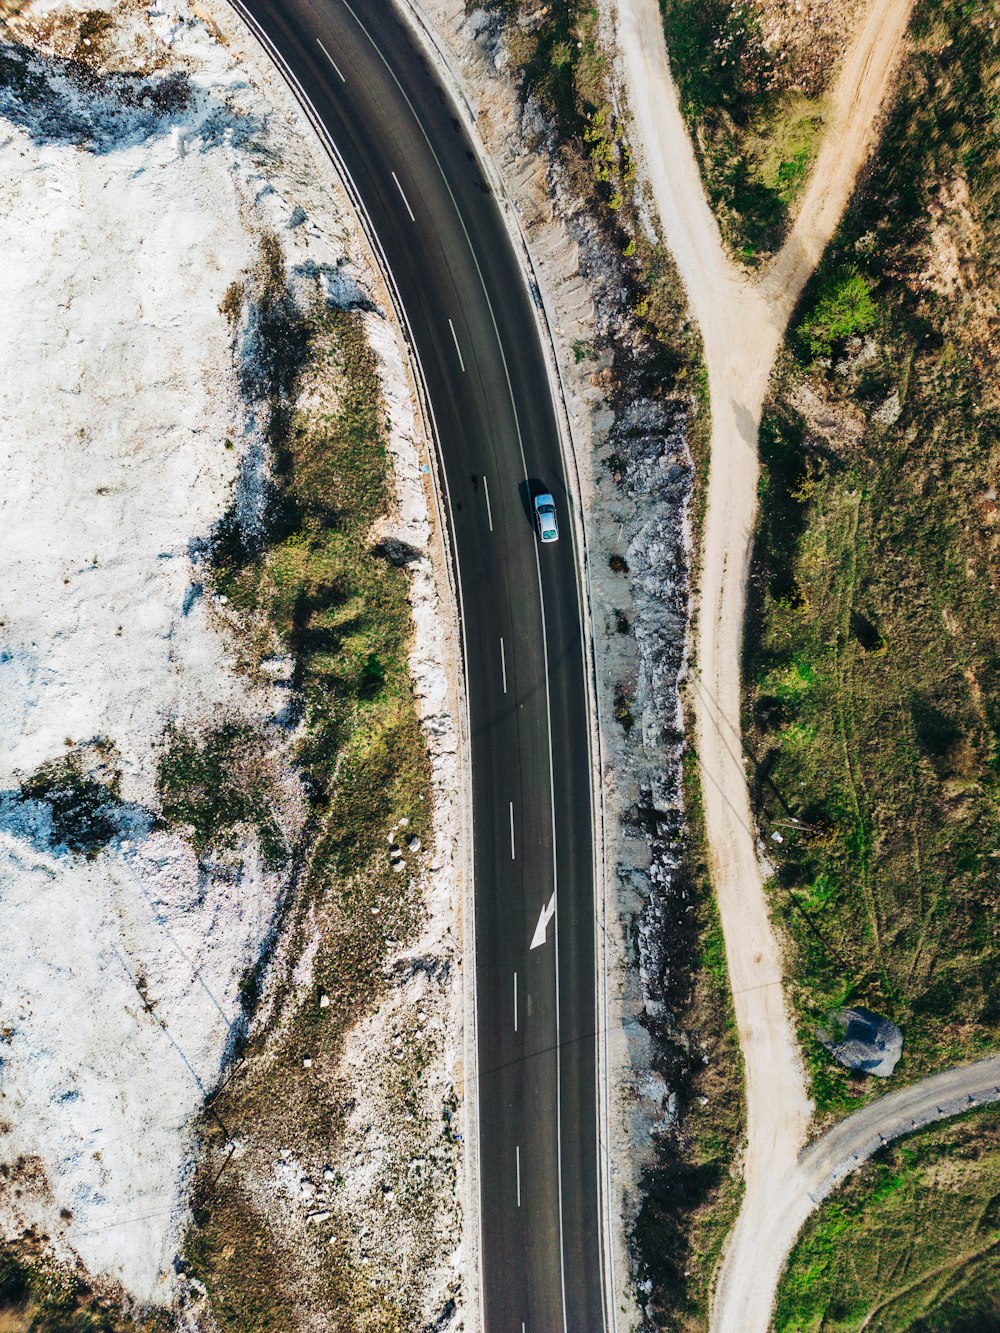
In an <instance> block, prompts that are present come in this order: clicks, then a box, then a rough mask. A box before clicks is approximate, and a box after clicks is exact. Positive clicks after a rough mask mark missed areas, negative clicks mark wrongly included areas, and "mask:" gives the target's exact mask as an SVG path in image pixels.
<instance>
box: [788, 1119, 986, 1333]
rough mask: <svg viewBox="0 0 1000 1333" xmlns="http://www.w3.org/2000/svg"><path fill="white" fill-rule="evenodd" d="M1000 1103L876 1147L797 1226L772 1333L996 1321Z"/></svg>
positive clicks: (887, 1330)
mask: <svg viewBox="0 0 1000 1333" xmlns="http://www.w3.org/2000/svg"><path fill="white" fill-rule="evenodd" d="M998 1198H1000V1108H997V1107H996V1106H990V1107H985V1108H982V1109H980V1110H977V1111H972V1112H970V1113H969V1114H967V1115H965V1116H963V1117H962V1118H961V1119H960V1120H958V1121H957V1122H951V1123H949V1124H947V1125H944V1126H939V1127H936V1128H934V1129H930V1130H924V1131H922V1132H920V1133H919V1134H914V1135H913V1136H912V1137H910V1138H907V1139H902V1140H899V1141H898V1142H896V1143H894V1144H893V1145H891V1146H890V1147H888V1148H886V1149H883V1150H882V1151H881V1152H879V1153H878V1154H877V1155H876V1156H875V1157H874V1158H872V1159H871V1160H870V1161H869V1162H867V1163H866V1164H865V1165H864V1166H863V1167H861V1168H860V1169H859V1171H858V1172H857V1174H856V1175H855V1176H853V1177H852V1178H851V1179H850V1180H849V1181H848V1182H846V1183H845V1184H844V1185H843V1186H842V1187H841V1188H840V1189H839V1190H838V1191H837V1192H836V1193H835V1194H832V1195H831V1196H830V1197H829V1198H828V1199H827V1200H826V1201H825V1202H824V1203H823V1204H822V1205H821V1206H820V1208H819V1209H818V1211H817V1212H816V1214H815V1216H814V1217H812V1218H810V1220H809V1221H808V1222H807V1223H806V1226H805V1228H804V1230H803V1233H802V1235H801V1237H800V1238H799V1240H798V1242H797V1244H796V1245H795V1248H794V1250H793V1251H792V1254H791V1257H790V1260H789V1264H788V1269H787V1271H786V1273H785V1275H784V1277H783V1278H782V1281H781V1284H780V1286H779V1289H778V1298H777V1304H776V1308H775V1318H774V1327H775V1329H776V1330H777V1333H803V1330H808V1329H820V1328H822V1329H824V1330H825V1329H829V1330H830V1331H831V1333H839V1331H841V1330H842V1331H843V1333H848V1331H850V1333H853V1331H854V1330H856V1329H860V1328H873V1329H875V1328H877V1329H880V1330H883V1331H884V1333H904V1330H915V1331H918V1333H924V1331H925V1330H926V1331H927V1333H929V1330H931V1329H940V1328H953V1329H954V1328H969V1329H972V1328H977V1329H986V1328H992V1327H994V1326H995V1325H996V1323H997V1321H998V1320H1000V1214H998V1210H997V1200H998Z"/></svg>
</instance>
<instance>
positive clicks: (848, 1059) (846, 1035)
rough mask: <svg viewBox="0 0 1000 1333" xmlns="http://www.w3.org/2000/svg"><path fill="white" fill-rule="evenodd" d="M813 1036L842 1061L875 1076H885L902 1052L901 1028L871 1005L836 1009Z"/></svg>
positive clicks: (886, 1076)
mask: <svg viewBox="0 0 1000 1333" xmlns="http://www.w3.org/2000/svg"><path fill="white" fill-rule="evenodd" d="M816 1036H817V1038H818V1039H819V1040H820V1041H821V1042H822V1044H823V1045H824V1046H825V1047H826V1049H827V1050H828V1051H829V1052H830V1054H831V1055H832V1056H833V1057H834V1059H835V1060H839V1061H840V1063H841V1064H842V1065H846V1066H847V1068H848V1069H856V1070H858V1071H859V1072H860V1073H862V1074H875V1075H876V1077H878V1078H888V1077H889V1075H890V1074H891V1073H892V1071H893V1070H894V1069H895V1068H896V1064H897V1063H898V1061H899V1057H900V1056H901V1055H902V1053H903V1034H902V1032H900V1030H899V1028H898V1027H897V1026H896V1024H895V1023H891V1022H890V1021H889V1019H888V1018H883V1016H882V1015H881V1014H873V1013H872V1011H871V1010H870V1009H838V1010H837V1011H836V1012H835V1013H833V1014H831V1015H830V1019H829V1028H828V1029H827V1028H818V1029H817V1031H816Z"/></svg>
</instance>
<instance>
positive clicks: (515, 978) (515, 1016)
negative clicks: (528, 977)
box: [514, 972, 517, 1032]
mask: <svg viewBox="0 0 1000 1333" xmlns="http://www.w3.org/2000/svg"><path fill="white" fill-rule="evenodd" d="M514 1031H515V1032H516V1031H517V973H516V972H515V973H514Z"/></svg>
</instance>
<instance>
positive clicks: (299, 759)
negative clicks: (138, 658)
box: [168, 241, 431, 1333]
mask: <svg viewBox="0 0 1000 1333" xmlns="http://www.w3.org/2000/svg"><path fill="white" fill-rule="evenodd" d="M247 300H248V301H249V303H250V307H249V309H248V310H247V311H246V312H245V314H244V315H243V316H241V318H240V320H239V321H237V323H238V326H239V327H238V328H237V331H236V334H235V337H236V341H237V345H239V346H242V348H243V351H244V355H248V354H249V356H250V358H251V362H250V364H249V365H247V367H246V370H245V372H244V391H245V393H246V394H247V396H248V398H249V400H250V401H251V402H253V403H257V404H258V405H259V406H260V407H261V409H262V410H263V411H264V413H265V416H266V420H267V422H268V436H269V439H268V444H269V448H270V454H271V458H272V460H273V467H272V470H271V476H270V480H269V482H268V486H269V496H268V502H267V506H266V513H265V516H264V521H263V523H262V525H260V526H258V527H256V528H254V527H249V528H248V527H247V526H246V524H245V523H244V522H243V520H242V516H241V513H240V510H239V506H238V505H237V506H235V507H234V509H233V511H232V513H231V514H230V515H229V516H228V517H227V519H226V520H225V521H224V522H223V523H222V524H221V525H220V528H219V531H218V533H217V535H216V541H215V544H214V553H213V561H214V582H215V587H216V590H217V591H218V592H220V593H224V595H225V596H226V597H227V598H228V601H229V605H230V607H231V608H233V609H235V610H236V611H237V613H239V614H240V615H241V616H242V617H243V618H244V620H245V623H247V624H248V625H249V626H250V627H251V629H250V631H249V639H250V642H251V645H252V648H253V654H254V656H255V657H256V659H257V660H262V659H264V658H267V657H269V656H272V655H274V654H275V653H277V654H279V655H281V656H284V657H287V658H288V659H290V661H291V664H292V674H291V684H292V685H293V686H294V693H295V698H296V699H298V700H299V701H300V708H301V723H302V725H301V728H300V732H299V736H300V739H299V741H298V743H297V748H296V751H295V755H294V759H295V763H296V766H297V769H298V771H299V773H300V775H301V777H302V780H303V782H304V785H305V788H306V792H307V796H308V801H309V815H308V821H307V828H306V836H305V838H304V839H303V844H302V845H303V848H304V851H303V852H302V853H301V854H300V856H299V863H298V865H297V869H296V891H295V896H294V900H293V901H292V902H291V904H290V905H289V908H288V914H287V917H286V922H285V933H286V935H288V936H289V937H290V938H292V939H294V940H295V941H296V945H295V947H294V948H293V949H292V950H291V951H290V953H289V957H292V958H294V957H297V956H299V954H301V952H302V950H303V949H305V948H306V947H307V945H308V944H309V943H310V941H315V955H314V958H313V963H312V984H311V986H310V988H309V992H308V995H307V996H303V995H299V994H297V993H296V992H295V990H294V988H291V987H289V989H288V990H287V991H284V990H283V991H282V992H281V993H280V994H279V996H278V1000H277V1009H276V1010H272V1019H271V1025H270V1029H269V1031H268V1033H267V1040H266V1042H265V1041H264V1038H263V1034H260V1033H258V1035H257V1036H256V1038H255V1039H254V1040H253V1041H252V1042H251V1044H250V1046H249V1047H248V1049H247V1051H246V1053H245V1055H244V1056H243V1058H242V1059H241V1060H240V1062H239V1063H238V1064H237V1066H236V1067H235V1069H234V1071H233V1074H232V1076H231V1078H230V1080H229V1081H228V1083H227V1084H226V1086H225V1088H224V1090H223V1091H222V1092H221V1094H220V1095H219V1097H218V1098H217V1100H216V1102H215V1104H214V1108H213V1110H214V1112H215V1113H217V1114H216V1115H214V1116H213V1118H212V1119H206V1121H205V1124H204V1127H203V1132H204V1137H205V1141H206V1145H207V1152H206V1153H205V1155H204V1158H203V1161H202V1166H201V1171H200V1175H199V1181H198V1183H197V1185H196V1190H195V1195H196V1200H197V1208H196V1212H195V1222H196V1225H195V1226H194V1228H193V1229H192V1231H191V1233H190V1236H189V1239H188V1245H187V1256H188V1261H189V1263H190V1266H191V1270H192V1272H193V1273H194V1274H196V1275H197V1276H198V1277H200V1278H201V1279H202V1280H203V1281H204V1282H205V1283H206V1285H207V1286H208V1288H209V1291H210V1293H211V1297H212V1303H213V1311H214V1314H215V1317H216V1319H217V1320H218V1321H219V1324H220V1327H221V1328H222V1329H223V1330H225V1331H226V1333H245V1331H247V1330H256V1329H260V1330H263V1329H271V1328H277V1327H282V1326H284V1325H285V1323H286V1322H287V1319H286V1315H285V1313H284V1311H285V1309H286V1302H287V1301H288V1300H290V1299H295V1300H296V1301H305V1302H306V1303H307V1304H310V1305H311V1304H315V1305H316V1307H317V1308H319V1309H323V1310H326V1311H329V1310H336V1311H337V1320H338V1327H340V1328H342V1329H345V1330H349V1329H355V1328H356V1329H362V1328H364V1329H365V1330H369V1329H377V1328H385V1329H390V1328H397V1327H404V1326H407V1324H408V1321H410V1312H409V1311H408V1310H407V1309H405V1308H403V1306H401V1305H400V1303H399V1302H400V1301H401V1300H403V1297H402V1296H401V1295H400V1293H399V1292H398V1290H396V1289H394V1286H393V1279H392V1274H390V1273H379V1274H377V1275H375V1274H372V1277H373V1278H377V1280H376V1281H372V1280H371V1279H370V1277H369V1275H368V1274H367V1273H363V1272H361V1271H360V1270H358V1269H357V1268H356V1267H355V1259H354V1257H352V1256H353V1251H352V1246H351V1245H350V1244H349V1243H348V1238H346V1237H345V1238H344V1239H343V1240H342V1242H341V1243H338V1244H336V1245H331V1244H329V1243H327V1240H326V1232H327V1230H328V1228H321V1229H320V1231H321V1232H322V1235H320V1234H319V1233H318V1232H317V1235H316V1240H315V1244H316V1245H317V1246H320V1245H321V1250H317V1253H316V1255H313V1256H312V1257H311V1258H310V1257H308V1256H307V1255H306V1253H305V1251H303V1252H302V1253H301V1254H296V1255H295V1256H289V1255H287V1254H283V1253H282V1249H281V1246H280V1245H279V1244H278V1242H277V1241H276V1239H275V1234H274V1231H273V1229H272V1227H271V1226H270V1225H269V1223H268V1221H267V1218H266V1216H265V1214H264V1213H263V1212H262V1211H261V1209H260V1204H259V1201H258V1200H257V1199H256V1198H255V1196H254V1194H253V1191H252V1190H251V1189H250V1188H249V1187H248V1185H247V1184H246V1183H245V1182H244V1181H243V1179H242V1176H241V1173H240V1170H239V1169H238V1168H236V1167H235V1166H234V1167H229V1166H228V1163H227V1153H228V1150H229V1149H228V1142H227V1134H226V1132H225V1131H223V1129H222V1127H221V1126H222V1124H223V1123H225V1124H226V1125H227V1126H230V1127H233V1128H234V1129H235V1132H236V1133H237V1134H241V1135H244V1136H248V1137H249V1138H250V1139H251V1140H252V1142H253V1143H254V1144H255V1145H258V1148H257V1149H256V1150H257V1151H260V1152H262V1153H263V1154H264V1158H263V1159H262V1160H258V1162H257V1166H256V1167H255V1168H252V1169H255V1170H257V1171H265V1172H267V1171H268V1170H270V1167H269V1165H268V1162H269V1158H268V1156H267V1155H268V1154H272V1155H273V1153H274V1152H276V1145H277V1144H280V1143H283V1142H288V1143H295V1144H296V1145H297V1147H296V1153H297V1155H299V1156H301V1157H302V1159H303V1161H307V1160H309V1159H310V1158H311V1156H313V1155H319V1154H322V1157H323V1158H327V1157H329V1155H330V1154H331V1152H332V1151H333V1150H334V1148H335V1146H336V1143H337V1141H338V1137H339V1135H340V1133H341V1117H342V1116H343V1114H344V1113H345V1109H346V1107H347V1104H348V1103H347V1101H346V1100H344V1098H346V1097H347V1090H346V1089H344V1090H342V1092H343V1095H342V1096H339V1095H338V1094H337V1093H336V1082H335V1080H336V1069H337V1061H338V1055H339V1052H340V1050H341V1045H342V1040H343V1035H344V1033H345V1031H346V1030H347V1029H348V1028H349V1027H350V1026H351V1025H352V1023H353V1022H355V1021H356V1020H357V1019H358V1018H359V1017H360V1016H361V1015H362V1014H363V1013H364V1012H366V1010H367V1008H368V1006H369V1005H370V1004H372V1003H373V1002H374V1001H376V1000H377V999H378V997H379V996H380V994H381V993H382V991H383V990H384V988H385V986H386V972H385V965H386V962H387V959H388V957H389V955H390V952H391V951H392V950H393V949H395V948H398V946H399V944H400V943H401V942H403V941H406V940H407V939H410V938H412V936H413V933H414V931H415V930H416V928H417V925H418V923H419V920H420V914H421V905H420V900H419V895H418V894H416V893H415V892H414V891H412V890H409V891H408V885H409V883H410V873H409V872H408V873H407V874H406V875H404V876H401V875H400V874H398V873H396V872H395V871H394V870H393V869H392V867H391V864H390V858H389V855H388V842H387V834H389V832H390V831H391V830H392V829H393V828H396V827H398V826H399V823H400V821H401V820H405V821H406V824H405V827H406V829H407V832H408V835H409V836H414V835H415V836H417V837H419V838H420V839H421V841H422V843H423V845H424V846H427V844H428V841H429V837H430V832H431V824H430V813H431V812H430V808H429V807H430V789H429V765H428V759H427V754H426V748H425V745H424V741H423V737H422V734H421V732H420V728H419V724H418V721H417V716H416V709H415V704H414V699H413V690H412V684H411V679H410V675H409V668H408V659H407V647H408V641H409V636H410V630H411V625H410V612H409V605H408V600H407V596H408V583H407V577H406V574H405V571H404V570H403V569H401V568H399V567H397V566H396V565H395V564H393V563H392V561H390V560H387V559H385V558H383V557H382V555H381V554H380V553H379V551H378V550H377V549H376V547H375V538H374V536H373V528H374V525H375V523H376V521H377V520H378V519H379V518H380V517H381V516H382V515H384V514H385V513H386V511H387V509H388V507H389V504H390V491H389V480H388V461H387V455H386V447H385V443H386V442H385V408H384V405H383V401H382V396H381V390H380V385H379V380H378V374H377V366H376V362H375V358H374V355H373V353H372V351H371V349H370V347H369V345H368V342H367V338H366V334H365V329H364V325H363V322H362V318H361V317H360V316H359V315H357V314H348V313H345V312H343V311H339V310H334V309H331V308H329V307H327V306H326V305H324V304H322V303H320V302H319V301H318V300H317V301H315V302H314V303H313V304H311V305H309V306H308V308H306V309H303V308H302V305H301V304H300V298H298V297H296V295H295V294H294V293H293V291H292V289H291V288H290V286H289V285H288V283H287V280H286V275H285V272H284V265H283V262H282V258H281V251H280V247H279V246H278V244H277V242H276V241H270V242H268V241H265V244H264V246H263V250H262V260H261V264H260V266H259V269H258V271H257V272H256V273H255V274H254V275H253V277H252V280H251V281H250V282H249V283H248V284H247ZM234 741H235V742H237V743H238V744H242V743H243V741H242V739H241V738H239V737H226V736H222V737H221V739H220V740H219V742H218V744H217V745H216V748H215V749H212V744H213V742H211V741H210V742H208V743H207V744H202V745H201V747H200V748H199V747H198V746H193V745H192V744H191V743H187V745H186V748H183V749H182V750H181V751H180V752H178V748H177V744H176V740H175V743H174V745H173V747H172V749H171V750H170V751H168V754H170V755H171V756H172V762H174V763H176V762H177V759H178V753H180V758H181V760H182V761H183V762H182V764H181V767H182V768H183V767H184V766H188V767H192V768H193V770H195V778H196V780H195V781H194V783H193V787H194V792H195V797H196V798H197V793H198V791H199V790H201V789H202V788H205V787H207V785H208V784H207V781H204V780H203V779H207V775H208V769H209V768H210V767H212V766H214V765H217V764H221V763H224V762H225V761H224V752H225V749H226V747H227V746H229V745H230V744H232V743H233V742H234ZM180 776H181V778H182V779H183V780H182V781H180V783H179V785H178V799H179V801H180V802H181V803H183V802H184V801H187V802H188V805H189V806H190V805H191V803H192V802H191V797H190V795H184V794H183V793H185V792H189V791H190V786H189V783H188V780H187V777H186V775H185V774H184V773H181V774H180ZM239 785H240V788H241V789H240V790H239V791H238V790H237V789H236V784H234V785H233V786H232V787H231V788H229V789H227V788H226V784H225V780H223V784H222V791H221V793H220V792H219V791H218V789H217V795H216V800H217V801H218V799H219V797H220V796H221V798H222V803H223V807H224V808H223V810H222V813H221V816H220V814H219V812H218V810H215V811H209V810H203V809H202V808H201V806H200V804H199V802H198V800H197V799H195V800H194V802H193V805H194V809H193V815H192V812H191V811H190V810H189V811H188V813H187V814H186V815H185V817H187V818H188V819H189V821H190V822H195V823H196V827H197V826H198V824H197V822H196V821H199V820H200V821H201V826H202V827H203V828H204V829H205V832H206V834H207V833H208V832H210V830H211V829H212V827H214V825H215V823H216V822H218V821H219V820H220V818H221V822H222V824H223V825H226V824H227V823H228V822H230V821H231V820H232V819H233V818H236V817H237V816H238V817H241V818H242V817H246V816H247V815H248V814H249V816H250V817H251V818H253V819H257V820H260V819H264V820H265V821H266V819H267V813H266V811H267V802H266V799H265V797H264V790H265V789H264V788H263V787H257V788H255V787H254V783H253V782H252V781H251V782H250V783H246V782H243V783H242V784H239ZM230 802H232V803H233V804H232V807H231V808H230V805H229V803H230ZM182 813H183V812H182V811H181V810H178V817H181V814H182ZM286 984H287V983H286ZM245 989H246V993H247V995H248V996H249V997H250V998H253V997H254V996H255V994H256V992H257V989H258V985H257V981H256V979H255V978H248V979H247V985H246V988H245ZM320 992H322V993H323V994H324V996H325V997H327V998H328V1005H327V1007H324V1008H322V1009H320V1008H319V1007H318V1004H317V996H318V994H319V993H320ZM307 1060H308V1064H307V1063H306V1061H307ZM251 1156H252V1152H251ZM334 1216H336V1212H335V1211H334ZM331 1225H334V1224H333V1223H331ZM338 1229H339V1230H340V1231H341V1232H342V1231H343V1228H342V1227H340V1228H338ZM248 1249H249V1250H251V1251H252V1259H251V1257H250V1256H249V1255H248V1253H247V1251H248ZM306 1249H308V1250H309V1251H310V1254H311V1244H310V1245H307V1246H306ZM293 1292H297V1295H293Z"/></svg>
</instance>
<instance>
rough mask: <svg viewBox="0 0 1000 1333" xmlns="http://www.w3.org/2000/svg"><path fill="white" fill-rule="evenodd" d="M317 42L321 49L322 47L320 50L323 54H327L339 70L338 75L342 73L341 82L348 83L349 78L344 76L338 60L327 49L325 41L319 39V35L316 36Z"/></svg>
mask: <svg viewBox="0 0 1000 1333" xmlns="http://www.w3.org/2000/svg"><path fill="white" fill-rule="evenodd" d="M316 43H317V45H318V46H319V49H320V50H321V51H322V52H323V54H324V55H325V56H326V58H327V60H329V62H330V64H331V65H332V66H333V68H334V69H335V70H336V71H337V73H338V75H340V82H341V83H346V82H347V80H346V79H345V78H344V76H343V74H342V73H341V70H340V66H339V65H338V64H337V62H336V60H334V58H333V56H332V55H331V54H330V52H329V51H328V50H327V49H326V47H325V46H324V45H323V43H322V42H321V41H320V39H319V38H318V37H317V38H316Z"/></svg>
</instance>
